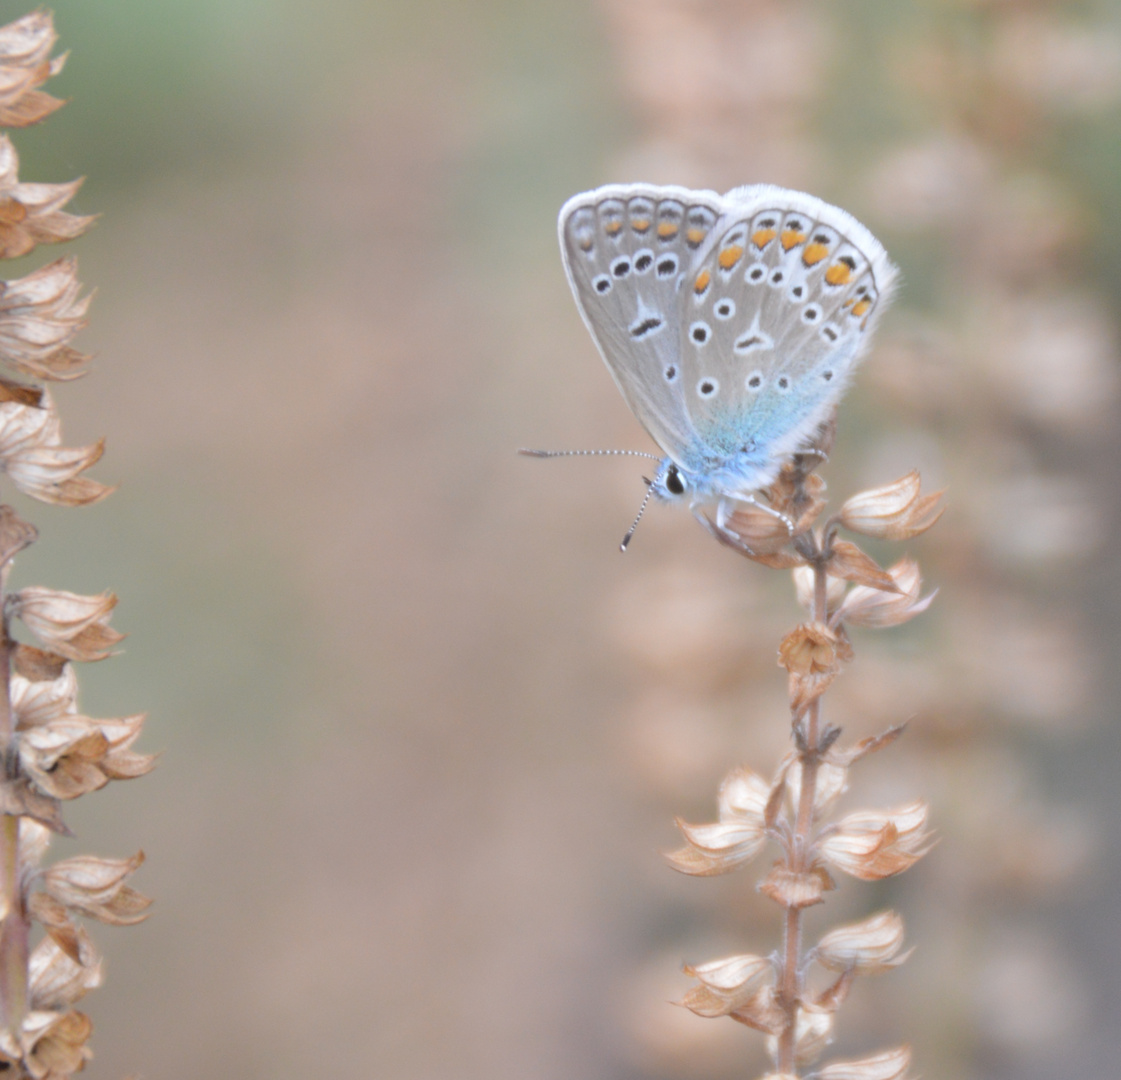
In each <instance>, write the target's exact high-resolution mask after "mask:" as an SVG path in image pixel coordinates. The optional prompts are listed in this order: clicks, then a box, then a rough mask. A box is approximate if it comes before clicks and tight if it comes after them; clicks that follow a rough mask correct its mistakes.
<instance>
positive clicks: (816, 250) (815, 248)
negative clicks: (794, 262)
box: [802, 244, 829, 266]
mask: <svg viewBox="0 0 1121 1080" xmlns="http://www.w3.org/2000/svg"><path fill="white" fill-rule="evenodd" d="M828 254H829V248H828V247H827V246H826V245H825V244H807V245H806V250H805V251H803V252H802V262H804V263H805V264H806V265H807V266H816V265H817V264H818V263H819V262H821V260H822V259H824V258H825V256H826V255H828Z"/></svg>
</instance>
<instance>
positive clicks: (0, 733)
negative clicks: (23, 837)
mask: <svg viewBox="0 0 1121 1080" xmlns="http://www.w3.org/2000/svg"><path fill="white" fill-rule="evenodd" d="M10 566H11V562H10V560H9V561H8V562H6V563H5V564H4V566H3V568H2V569H0V611H3V609H4V606H5V605H4V601H5V594H6V586H7V583H8V570H9V567H10ZM14 644H15V643H14V642H13V641H12V639H11V637H10V636H9V633H8V619H7V615H4V617H3V619H2V621H0V752H2V757H3V762H4V776H3V781H4V782H5V783H11V782H12V779H11V778H12V776H13V774H14V772H15V769H14V762H13V756H14V754H15V752H16V748H15V735H16V732H15V722H14V718H13V716H12V705H11V692H10V689H9V684H10V682H11V657H12V648H13V646H14ZM19 822H20V819H19V817H18V816H16V815H15V814H10V813H9V814H3V815H2V816H0V1031H3V1032H7V1033H9V1034H10V1035H11V1036H12V1037H13V1038H17V1039H18V1036H19V1031H20V1027H21V1025H22V1024H23V1020H24V1017H25V1016H26V1015H27V963H28V951H29V937H30V931H31V924H30V921H29V920H28V918H27V913H26V912H25V911H24V907H23V895H22V892H21V890H20V881H19Z"/></svg>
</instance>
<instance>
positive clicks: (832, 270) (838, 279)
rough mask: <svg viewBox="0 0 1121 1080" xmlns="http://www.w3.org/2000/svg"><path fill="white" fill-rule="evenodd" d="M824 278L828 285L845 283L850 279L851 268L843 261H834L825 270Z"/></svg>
mask: <svg viewBox="0 0 1121 1080" xmlns="http://www.w3.org/2000/svg"><path fill="white" fill-rule="evenodd" d="M825 280H826V281H827V282H828V283H829V284H830V285H847V284H848V283H849V282H850V281H851V280H852V270H851V269H849V267H848V266H846V265H845V263H834V264H833V265H832V266H831V267H829V269H828V270H826V271H825Z"/></svg>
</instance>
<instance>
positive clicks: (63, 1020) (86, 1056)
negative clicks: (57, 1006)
mask: <svg viewBox="0 0 1121 1080" xmlns="http://www.w3.org/2000/svg"><path fill="white" fill-rule="evenodd" d="M36 1015H42V1014H36V1013H32V1014H31V1016H36ZM28 1019H30V1017H29V1018H28ZM92 1033H93V1023H92V1022H91V1021H90V1018H89V1017H88V1016H86V1015H85V1013H80V1012H68V1013H63V1015H62V1016H60V1017H58V1019H57V1020H55V1021H53V1022H52V1023H51V1024H50V1025H49V1026H47V1027H46V1029H45V1030H44V1031H42V1033H41V1034H39V1035H38V1037H37V1038H36V1039H35V1043H34V1049H32V1051H31V1052H30V1053H29V1054H27V1055H26V1057H25V1060H26V1063H27V1071H28V1072H30V1073H31V1075H32V1076H33V1077H35V1080H65V1078H66V1077H68V1076H71V1075H73V1074H74V1073H76V1072H81V1070H82V1069H84V1068H85V1067H86V1062H87V1061H89V1060H90V1059H91V1058H92V1057H93V1052H92V1051H91V1050H90V1049H89V1047H87V1046H86V1042H87V1041H88V1040H89V1037H90V1035H91V1034H92Z"/></svg>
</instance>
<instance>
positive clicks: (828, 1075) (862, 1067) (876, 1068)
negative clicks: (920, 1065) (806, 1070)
mask: <svg viewBox="0 0 1121 1080" xmlns="http://www.w3.org/2000/svg"><path fill="white" fill-rule="evenodd" d="M910 1064H911V1048H910V1047H909V1046H897V1047H896V1048H895V1049H894V1050H882V1051H881V1052H880V1053H878V1054H873V1055H871V1056H870V1057H866V1058H860V1059H859V1060H857V1061H835V1062H833V1064H832V1065H826V1066H825V1068H824V1069H822V1070H821V1071H820V1072H818V1073H817V1080H905V1076H906V1072H907V1069H908V1067H909V1066H910Z"/></svg>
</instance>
